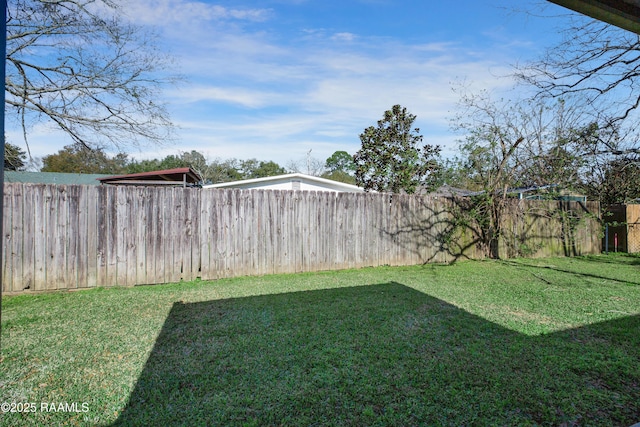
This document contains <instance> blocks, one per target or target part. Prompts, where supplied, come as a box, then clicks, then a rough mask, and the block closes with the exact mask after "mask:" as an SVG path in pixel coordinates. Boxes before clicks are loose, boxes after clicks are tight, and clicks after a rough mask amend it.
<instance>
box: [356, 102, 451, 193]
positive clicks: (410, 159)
mask: <svg viewBox="0 0 640 427" xmlns="http://www.w3.org/2000/svg"><path fill="white" fill-rule="evenodd" d="M415 119H416V116H415V115H413V114H410V113H409V112H408V111H407V109H406V108H404V107H401V106H400V105H394V106H393V107H392V108H391V110H388V111H385V113H384V116H383V118H382V120H379V121H378V125H377V126H370V127H368V128H366V129H365V130H364V132H363V133H362V134H361V135H360V141H361V142H362V148H361V149H360V150H359V151H358V152H357V153H356V154H355V155H354V156H353V160H354V163H355V166H356V169H355V175H356V183H357V184H358V185H359V186H361V187H363V188H364V189H365V190H367V191H369V190H375V191H381V192H392V193H399V192H401V191H404V192H407V193H414V192H415V191H416V189H418V187H420V186H425V187H427V188H431V187H433V186H434V185H435V184H436V180H437V172H438V169H439V166H438V157H439V153H440V147H439V146H434V145H428V144H424V145H423V144H422V135H420V133H419V132H420V130H419V129H418V128H412V126H413V122H414V121H415Z"/></svg>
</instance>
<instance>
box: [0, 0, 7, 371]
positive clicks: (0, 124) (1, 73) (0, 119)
mask: <svg viewBox="0 0 640 427" xmlns="http://www.w3.org/2000/svg"><path fill="white" fill-rule="evenodd" d="M0 1H1V2H0V6H2V11H3V13H2V15H3V18H2V24H0V25H1V27H0V33H2V35H0V44H1V45H2V47H0V52H1V53H2V66H1V67H0V79H1V80H2V95H0V106H2V113H0V138H2V150H1V151H0V160H1V161H0V164H2V169H0V264H2V243H3V242H4V233H3V232H2V224H3V223H4V147H5V137H4V96H5V95H4V91H5V89H6V82H5V77H6V66H7V65H6V64H7V59H6V58H7V0H0ZM2 288H4V280H3V277H2V270H0V361H2Z"/></svg>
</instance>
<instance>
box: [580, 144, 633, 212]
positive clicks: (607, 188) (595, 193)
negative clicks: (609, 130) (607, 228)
mask: <svg viewBox="0 0 640 427" xmlns="http://www.w3.org/2000/svg"><path fill="white" fill-rule="evenodd" d="M585 190H586V192H587V195H588V196H589V197H590V198H593V199H595V200H599V201H600V203H601V205H602V206H603V207H606V206H608V205H613V204H621V203H630V202H634V201H635V200H637V199H639V198H640V156H624V157H618V156H616V157H613V158H610V159H609V160H608V161H607V162H606V163H604V164H603V165H602V166H601V167H597V168H594V169H592V173H591V174H590V175H589V177H588V178H587V180H586V182H585Z"/></svg>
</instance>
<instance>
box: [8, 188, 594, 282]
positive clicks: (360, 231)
mask: <svg viewBox="0 0 640 427" xmlns="http://www.w3.org/2000/svg"><path fill="white" fill-rule="evenodd" d="M457 206H458V205H457V204H456V202H455V201H451V200H447V199H435V198H430V197H427V196H408V195H390V194H359V193H358V194H356V193H338V194H336V193H330V192H301V191H270V190H251V191H240V190H202V189H189V188H186V189H185V188H155V187H116V186H113V187H112V186H73V185H68V186H65V185H44V184H22V183H11V184H5V193H4V207H5V209H4V238H3V245H4V251H3V260H2V262H3V264H2V269H3V274H4V281H3V286H4V291H5V292H8V293H19V292H23V291H25V290H29V291H42V290H55V289H78V288H89V287H95V286H118V285H119V286H130V285H138V284H153V283H168V282H179V281H181V280H192V279H195V278H197V277H201V278H202V279H203V280H209V279H217V278H223V277H232V276H242V275H261V274H272V273H292V272H303V271H319V270H334V269H344V268H356V267H364V266H378V265H413V264H421V263H425V262H449V261H452V260H454V259H456V258H459V257H469V258H481V257H483V256H484V252H483V250H482V248H481V245H480V244H479V242H478V231H477V230H476V229H474V227H473V225H469V224H467V225H465V226H463V227H460V223H459V221H456V220H455V212H456V207H457ZM597 213H598V204H597V203H586V204H581V203H578V202H540V201H515V200H514V203H513V204H512V205H510V206H509V207H508V209H507V215H506V217H505V223H504V229H505V233H504V237H503V239H502V242H501V248H502V250H503V251H504V256H513V255H523V254H524V255H531V256H546V255H574V254H585V253H598V252H600V250H601V243H600V238H601V235H600V228H599V223H598V221H597V218H596V217H595V215H594V214H596V215H597ZM567 218H569V220H567ZM523 249H524V250H523Z"/></svg>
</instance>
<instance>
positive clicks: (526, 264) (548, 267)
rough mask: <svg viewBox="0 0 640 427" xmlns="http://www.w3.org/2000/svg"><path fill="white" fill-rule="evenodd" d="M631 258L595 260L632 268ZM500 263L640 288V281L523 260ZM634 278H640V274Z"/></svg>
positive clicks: (633, 263) (632, 261) (619, 257)
mask: <svg viewBox="0 0 640 427" xmlns="http://www.w3.org/2000/svg"><path fill="white" fill-rule="evenodd" d="M633 258H635V257H623V256H615V257H611V258H609V259H608V260H607V259H606V258H605V260H604V261H601V260H602V259H603V257H600V258H597V260H596V261H597V262H598V263H600V264H603V263H608V264H616V265H633V266H635V265H636V262H635V261H634V260H633ZM581 259H588V258H586V257H585V258H581ZM501 262H502V263H503V264H505V265H510V266H513V267H529V268H533V269H541V270H553V271H558V272H560V273H567V274H571V275H573V276H577V277H585V278H591V279H599V280H608V281H612V282H618V283H622V284H625V285H631V286H640V281H635V282H632V281H630V280H625V279H619V278H616V277H611V276H605V275H604V274H593V273H583V272H580V271H575V270H568V269H566V268H559V267H555V266H551V265H539V264H535V263H529V262H526V261H523V260H519V261H511V260H504V261H501ZM639 265H640V264H639ZM636 277H637V278H640V272H639V274H638V275H637V276H636Z"/></svg>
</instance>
